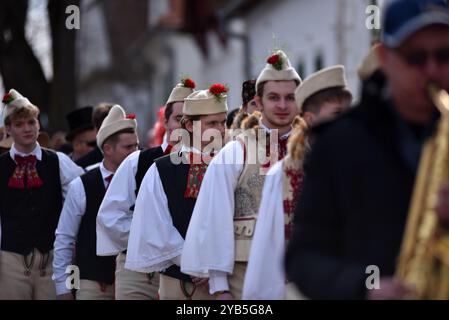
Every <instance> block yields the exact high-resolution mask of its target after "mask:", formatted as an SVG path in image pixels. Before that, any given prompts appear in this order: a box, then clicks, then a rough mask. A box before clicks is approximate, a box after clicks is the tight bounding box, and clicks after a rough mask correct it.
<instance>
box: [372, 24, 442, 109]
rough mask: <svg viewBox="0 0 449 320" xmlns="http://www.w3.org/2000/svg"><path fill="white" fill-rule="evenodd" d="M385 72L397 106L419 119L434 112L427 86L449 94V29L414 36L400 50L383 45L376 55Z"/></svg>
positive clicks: (436, 28) (428, 29)
mask: <svg viewBox="0 0 449 320" xmlns="http://www.w3.org/2000/svg"><path fill="white" fill-rule="evenodd" d="M377 53H378V58H379V62H380V65H381V69H382V71H383V72H384V73H385V74H386V75H387V78H388V83H389V87H390V90H391V93H392V95H393V97H394V98H395V99H396V102H399V103H400V104H401V105H402V106H397V107H400V108H401V107H402V108H406V109H407V110H406V112H407V113H408V114H412V115H416V116H418V117H419V116H420V115H422V114H428V113H429V112H430V111H431V110H432V109H433V104H432V103H431V101H430V99H429V97H428V94H427V92H426V85H427V84H428V83H429V82H432V83H434V84H436V85H438V86H439V87H440V88H442V89H445V90H449V28H448V27H444V26H430V27H426V28H423V29H422V30H420V31H418V32H416V33H414V34H413V35H412V36H410V38H409V39H407V40H406V41H405V42H404V43H403V44H402V45H401V47H400V48H398V49H390V48H387V47H385V46H383V45H381V46H379V49H378V51H377Z"/></svg>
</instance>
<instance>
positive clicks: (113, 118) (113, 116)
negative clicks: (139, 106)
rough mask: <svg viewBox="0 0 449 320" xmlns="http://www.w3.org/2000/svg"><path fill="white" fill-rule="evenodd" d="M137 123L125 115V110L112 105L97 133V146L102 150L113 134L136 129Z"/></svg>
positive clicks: (132, 117)
mask: <svg viewBox="0 0 449 320" xmlns="http://www.w3.org/2000/svg"><path fill="white" fill-rule="evenodd" d="M136 127H137V121H136V120H135V116H134V115H128V116H127V115H126V114H125V110H123V108H122V107H121V106H119V105H118V104H116V105H114V106H113V107H112V108H111V110H110V111H109V114H108V115H107V116H106V118H104V120H103V123H102V124H101V127H100V130H98V133H97V145H98V147H99V148H100V149H103V143H104V142H105V141H106V139H107V138H109V137H110V136H112V135H113V134H114V133H117V132H119V131H122V130H124V129H128V128H129V129H136Z"/></svg>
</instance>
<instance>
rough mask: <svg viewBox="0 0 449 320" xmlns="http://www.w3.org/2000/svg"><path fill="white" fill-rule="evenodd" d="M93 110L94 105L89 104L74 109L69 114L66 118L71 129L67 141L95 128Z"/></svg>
mask: <svg viewBox="0 0 449 320" xmlns="http://www.w3.org/2000/svg"><path fill="white" fill-rule="evenodd" d="M92 111H93V107H91V106H87V107H83V108H79V109H76V110H73V111H72V112H70V113H69V114H67V116H66V119H67V122H68V123H69V128H70V131H69V133H68V134H67V136H66V139H67V141H73V139H74V138H75V136H77V135H78V134H80V133H83V132H84V131H87V130H92V129H94V125H93V123H92Z"/></svg>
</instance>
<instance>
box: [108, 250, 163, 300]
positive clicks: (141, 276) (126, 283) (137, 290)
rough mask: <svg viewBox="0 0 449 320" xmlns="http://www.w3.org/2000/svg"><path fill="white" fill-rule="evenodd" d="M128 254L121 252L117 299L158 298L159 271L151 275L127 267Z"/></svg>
mask: <svg viewBox="0 0 449 320" xmlns="http://www.w3.org/2000/svg"><path fill="white" fill-rule="evenodd" d="M125 260H126V255H125V254H124V253H120V254H119V255H118V256H117V260H116V269H115V299H116V300H157V299H158V290H159V273H157V272H156V273H154V274H153V275H152V276H149V275H148V274H146V273H141V272H135V271H131V270H128V269H125Z"/></svg>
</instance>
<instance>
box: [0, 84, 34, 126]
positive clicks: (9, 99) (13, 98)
mask: <svg viewBox="0 0 449 320" xmlns="http://www.w3.org/2000/svg"><path fill="white" fill-rule="evenodd" d="M2 101H3V103H4V104H5V108H4V110H3V122H4V121H5V119H6V117H7V116H9V115H10V114H11V113H12V112H13V110H14V109H15V108H18V107H25V106H27V105H33V104H32V103H31V102H30V100H28V99H27V98H25V97H24V96H22V95H21V94H20V93H19V92H18V91H17V90H15V89H11V90H9V92H8V93H7V94H5V95H4V96H3V100H2Z"/></svg>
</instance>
